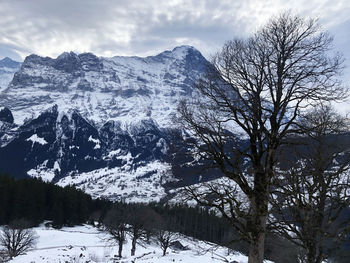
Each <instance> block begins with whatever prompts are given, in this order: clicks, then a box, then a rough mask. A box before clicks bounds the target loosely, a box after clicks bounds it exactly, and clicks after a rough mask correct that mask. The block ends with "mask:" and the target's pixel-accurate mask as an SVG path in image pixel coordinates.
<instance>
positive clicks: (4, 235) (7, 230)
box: [0, 220, 38, 259]
mask: <svg viewBox="0 0 350 263" xmlns="http://www.w3.org/2000/svg"><path fill="white" fill-rule="evenodd" d="M27 227H28V223H27V222H26V221H24V220H16V221H13V222H12V223H10V224H9V225H7V226H3V227H2V229H1V231H0V246H1V247H2V248H3V254H4V255H5V256H6V257H9V258H10V259H11V258H14V257H17V256H19V255H22V254H24V253H25V252H27V251H28V250H30V249H32V248H34V247H35V245H36V242H37V239H38V237H37V236H36V234H35V231H34V230H32V229H29V228H27Z"/></svg>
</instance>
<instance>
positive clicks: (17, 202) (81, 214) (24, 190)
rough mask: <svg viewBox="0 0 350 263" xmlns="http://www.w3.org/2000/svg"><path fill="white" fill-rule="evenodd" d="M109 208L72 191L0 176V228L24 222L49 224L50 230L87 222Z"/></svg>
mask: <svg viewBox="0 0 350 263" xmlns="http://www.w3.org/2000/svg"><path fill="white" fill-rule="evenodd" d="M110 205H111V202H109V201H106V200H99V199H97V200H93V199H92V198H91V196H90V195H88V194H85V193H83V192H82V191H80V190H77V189H75V188H74V187H64V188H62V187H59V186H57V185H54V184H52V183H46V182H43V181H42V180H40V179H30V178H28V179H20V180H16V179H14V178H12V177H10V176H6V175H0V225H4V224H8V223H10V222H11V221H13V220H16V219H26V220H27V221H28V222H30V223H31V224H32V225H37V224H39V223H41V222H43V221H44V220H51V221H52V222H53V226H54V227H58V228H59V227H62V226H63V225H67V226H73V225H76V224H81V223H85V222H87V221H88V220H89V218H90V216H91V215H92V214H93V213H95V212H96V211H99V213H101V214H103V213H105V212H106V211H107V210H108V209H109V207H110Z"/></svg>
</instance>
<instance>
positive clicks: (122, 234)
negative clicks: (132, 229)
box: [103, 207, 128, 258]
mask: <svg viewBox="0 0 350 263" xmlns="http://www.w3.org/2000/svg"><path fill="white" fill-rule="evenodd" d="M127 221H128V218H127V213H126V211H125V210H124V209H122V208H118V207H113V208H112V209H111V210H110V211H108V213H107V215H106V217H105V220H104V222H103V223H104V225H105V227H106V230H107V232H108V235H107V236H106V237H104V238H103V239H104V240H105V241H107V242H111V243H117V244H118V257H120V258H121V257H122V252H123V245H124V243H125V242H126V234H127V231H128V223H127Z"/></svg>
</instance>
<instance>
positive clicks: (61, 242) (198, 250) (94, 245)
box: [10, 225, 248, 263]
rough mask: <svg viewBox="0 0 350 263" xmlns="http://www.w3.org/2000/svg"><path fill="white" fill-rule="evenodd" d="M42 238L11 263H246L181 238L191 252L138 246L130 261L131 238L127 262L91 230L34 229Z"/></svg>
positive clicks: (234, 254)
mask: <svg viewBox="0 0 350 263" xmlns="http://www.w3.org/2000/svg"><path fill="white" fill-rule="evenodd" d="M34 230H35V231H36V233H37V235H38V236H39V239H38V243H37V247H36V248H35V249H33V250H31V251H29V252H27V254H26V255H21V256H18V257H16V258H15V259H13V260H11V261H10V262H11V263H24V262H28V263H31V262H35V263H66V262H73V263H76V262H79V263H83V262H84V263H85V262H90V263H97V262H120V263H121V262H123V263H129V262H130V263H131V262H144V263H146V262H147V263H165V262H191V263H209V262H223V260H227V261H224V262H235V261H236V262H237V263H246V262H248V259H247V257H246V256H244V255H242V254H240V253H237V252H230V251H228V249H227V248H223V247H217V246H216V247H213V244H209V243H206V242H203V241H199V240H195V239H192V238H188V237H185V236H181V237H179V241H180V242H181V244H182V245H184V246H185V247H187V248H188V250H181V251H180V250H174V249H168V253H167V255H166V256H164V257H163V256H162V250H161V248H160V246H159V245H157V244H156V242H155V241H152V242H151V244H145V243H142V244H138V245H137V247H136V255H135V256H134V257H130V256H129V255H130V249H131V241H130V238H128V240H127V242H126V244H125V245H124V247H123V258H122V259H120V260H116V258H115V255H116V254H117V247H116V246H112V245H111V244H107V243H105V242H104V241H103V237H104V236H105V233H104V232H103V231H100V230H99V229H97V228H95V227H93V226H89V225H83V226H76V227H71V228H69V227H64V228H62V229H60V230H57V229H52V228H46V227H45V226H44V225H41V226H39V227H36V228H34Z"/></svg>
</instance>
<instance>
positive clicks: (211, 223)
mask: <svg viewBox="0 0 350 263" xmlns="http://www.w3.org/2000/svg"><path fill="white" fill-rule="evenodd" d="M113 210H114V211H118V212H117V213H114V216H112V218H111V216H110V217H109V218H108V216H109V215H111V211H113ZM112 215H113V213H112ZM115 215H119V216H120V215H121V216H122V218H124V219H126V223H128V224H129V225H139V226H140V225H146V223H147V224H149V223H151V225H152V226H155V225H160V224H162V230H164V229H166V230H168V231H172V232H177V233H181V234H184V235H186V236H190V237H194V238H197V239H200V240H205V241H209V242H212V243H216V244H219V245H223V246H227V247H228V248H231V249H233V250H237V251H241V252H243V253H247V250H248V244H247V243H246V242H243V241H242V240H240V239H239V235H238V234H237V233H235V232H233V229H232V226H230V224H229V223H228V221H226V220H225V219H224V218H221V217H218V216H217V215H216V214H215V213H214V212H213V211H211V210H208V209H206V208H203V207H189V206H186V205H162V204H159V203H151V204H127V203H121V202H110V201H108V200H103V199H96V200H94V199H92V198H91V196H90V195H88V194H86V193H84V192H82V191H81V190H77V189H75V188H74V187H64V188H63V187H59V186H57V185H54V184H52V183H47V182H43V181H42V180H40V179H31V178H26V179H18V180H16V179H14V178H12V177H10V176H4V175H0V225H5V224H9V223H10V222H13V221H14V220H17V219H25V220H27V221H28V222H30V223H31V225H32V226H35V225H38V224H40V223H42V222H43V221H44V220H49V221H52V226H53V227H56V228H60V227H62V226H74V225H78V224H83V223H99V224H105V223H106V221H108V220H109V221H112V222H116V221H117V220H118V219H117V218H116V216H115ZM235 238H237V239H235ZM233 241H237V242H233ZM281 246H283V248H284V249H283V250H284V254H283V255H281V253H279V251H280V250H279V249H276V248H277V247H278V248H280V247H281ZM295 253H296V251H295V247H294V246H292V245H291V244H290V243H289V242H287V241H285V240H284V239H281V238H279V237H275V236H271V235H270V236H269V237H268V240H267V245H266V256H267V258H269V259H272V260H275V261H277V262H281V260H282V261H283V262H286V263H287V262H294V261H293V260H291V259H293V257H294V256H295V255H296V254H295ZM281 257H282V258H281Z"/></svg>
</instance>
